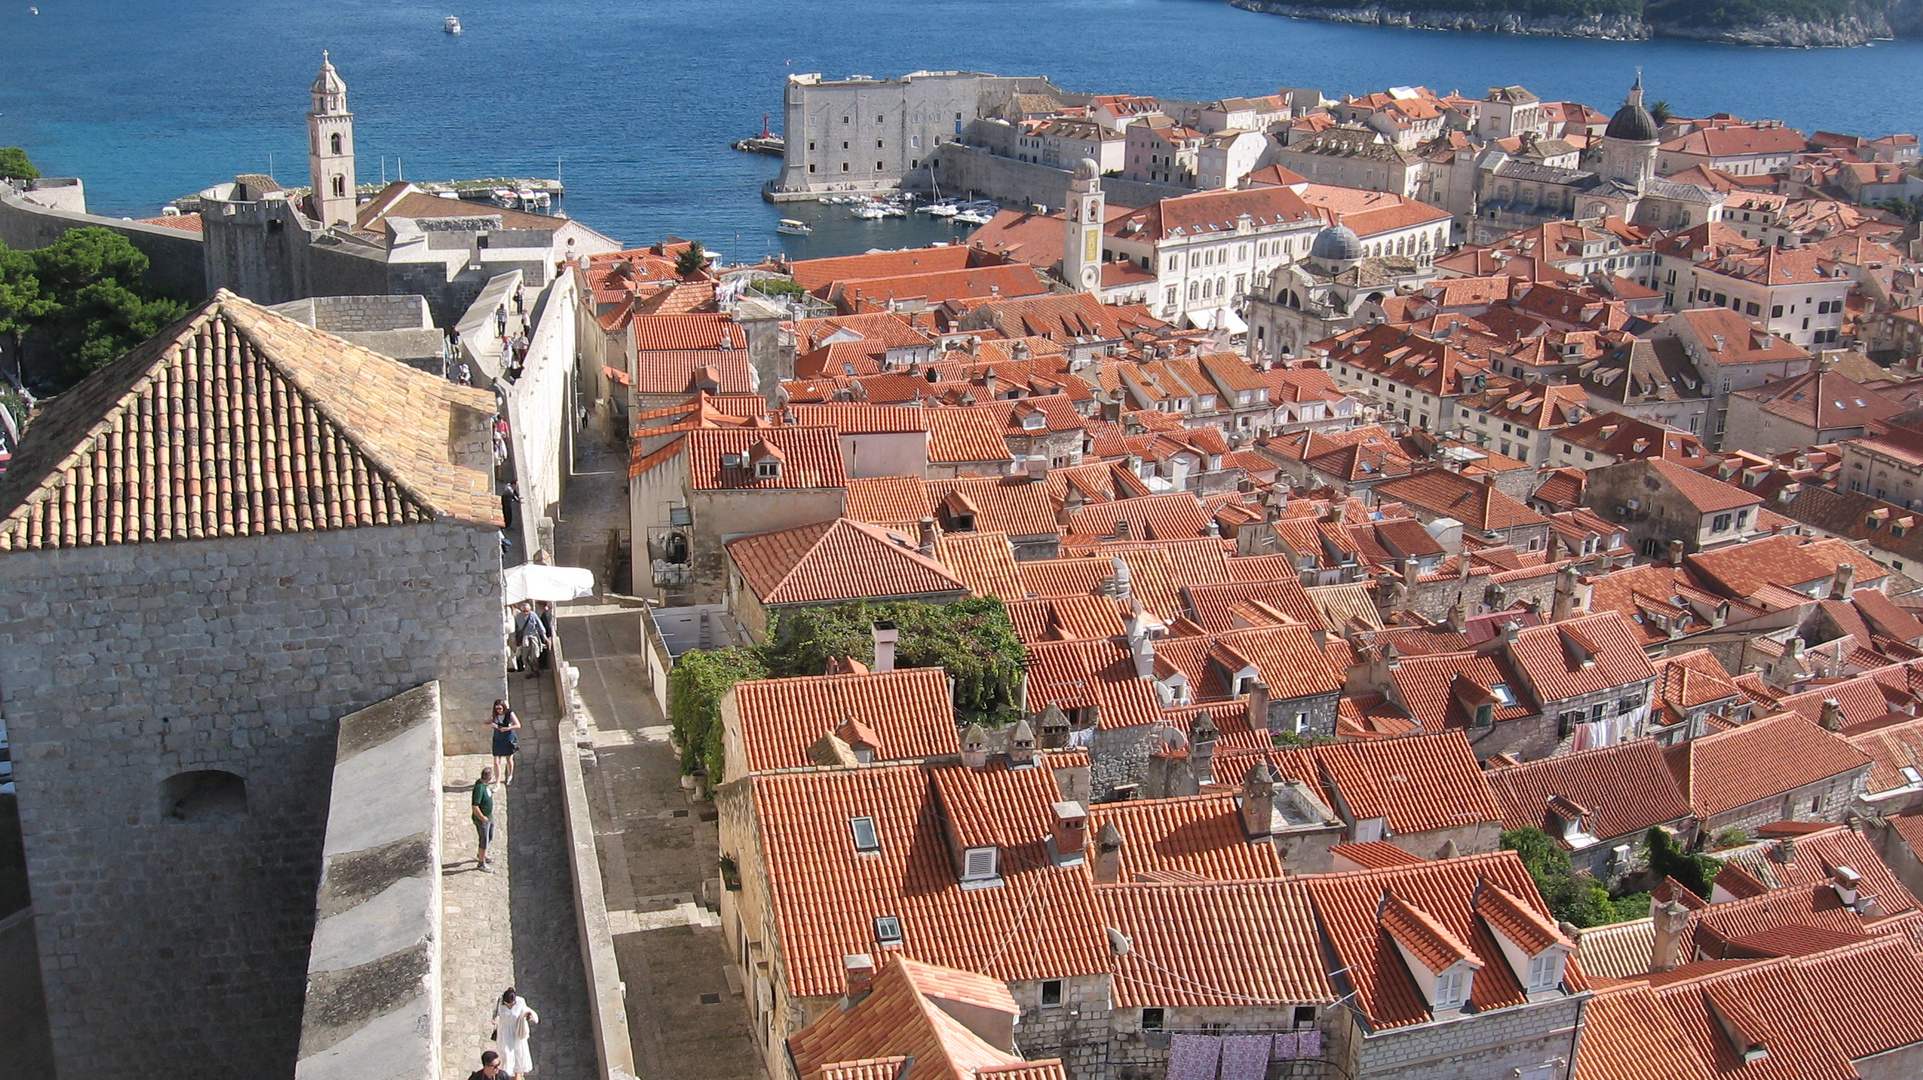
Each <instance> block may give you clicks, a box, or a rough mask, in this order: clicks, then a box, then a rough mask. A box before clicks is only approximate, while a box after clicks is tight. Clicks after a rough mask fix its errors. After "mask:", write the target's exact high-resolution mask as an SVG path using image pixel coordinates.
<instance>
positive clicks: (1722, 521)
mask: <svg viewBox="0 0 1923 1080" xmlns="http://www.w3.org/2000/svg"><path fill="white" fill-rule="evenodd" d="M1727 528H1729V515H1728V514H1717V515H1716V520H1714V521H1712V522H1710V523H1709V531H1710V532H1722V531H1723V530H1725V529H1727Z"/></svg>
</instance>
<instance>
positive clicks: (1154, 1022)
mask: <svg viewBox="0 0 1923 1080" xmlns="http://www.w3.org/2000/svg"><path fill="white" fill-rule="evenodd" d="M1166 1023H1168V1010H1166V1009H1163V1008H1160V1007H1152V1008H1147V1009H1143V1010H1142V1030H1143V1031H1160V1030H1162V1025H1163V1024H1166Z"/></svg>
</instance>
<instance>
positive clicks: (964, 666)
mask: <svg viewBox="0 0 1923 1080" xmlns="http://www.w3.org/2000/svg"><path fill="white" fill-rule="evenodd" d="M882 620H886V621H888V622H892V623H894V624H895V627H896V629H898V630H899V631H900V632H901V638H900V640H899V642H897V644H896V646H895V666H897V667H905V668H910V667H939V668H943V669H945V670H946V671H947V672H948V677H949V678H950V679H952V680H954V683H955V719H956V721H957V722H959V723H963V724H971V723H978V724H983V725H986V726H990V727H995V726H999V725H1002V724H1007V723H1012V722H1013V721H1014V720H1015V719H1016V717H1017V716H1019V715H1020V709H1019V708H1018V704H1019V703H1018V702H1016V700H1015V690H1016V687H1018V686H1019V685H1021V673H1022V664H1023V663H1024V661H1025V660H1026V659H1027V656H1028V650H1026V649H1024V648H1023V647H1022V642H1021V639H1020V638H1019V637H1017V636H1016V634H1015V625H1014V624H1013V623H1011V622H1009V620H1008V609H1007V608H1006V607H1003V606H1002V602H1001V601H1000V600H998V599H996V598H995V597H993V596H977V597H970V598H968V599H965V600H957V601H955V602H954V603H952V604H920V603H913V602H899V603H888V604H870V603H868V602H866V601H856V602H855V603H851V604H838V605H835V606H834V607H820V608H802V609H799V610H797V611H794V612H792V613H790V614H787V615H783V616H782V617H781V619H780V621H779V623H778V624H777V625H776V627H775V630H774V632H773V634H772V635H771V637H772V638H773V641H774V643H773V645H772V646H771V647H770V648H769V658H768V666H769V668H770V670H771V671H772V672H773V674H774V675H775V676H777V677H782V678H786V677H792V676H796V675H819V674H821V673H822V672H823V671H824V670H826V668H827V664H828V660H829V658H830V657H839V656H852V657H854V658H855V659H857V660H860V661H861V662H862V663H864V664H866V663H872V662H873V661H874V657H875V643H874V637H873V634H872V629H873V627H874V624H875V623H876V622H877V621H882Z"/></svg>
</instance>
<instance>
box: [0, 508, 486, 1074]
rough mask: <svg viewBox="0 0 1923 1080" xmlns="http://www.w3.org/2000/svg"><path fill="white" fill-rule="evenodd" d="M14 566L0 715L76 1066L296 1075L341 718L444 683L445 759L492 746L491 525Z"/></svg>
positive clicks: (99, 550)
mask: <svg viewBox="0 0 1923 1080" xmlns="http://www.w3.org/2000/svg"><path fill="white" fill-rule="evenodd" d="M0 565H4V567H5V571H6V573H5V576H4V580H0V707H4V709H5V715H6V717H7V720H8V727H9V732H10V735H11V737H12V741H13V746H14V757H15V761H16V776H17V780H18V785H19V795H20V808H21V819H22V828H23V832H24V833H25V838H26V845H27V860H28V869H29V873H30V875H31V880H32V883H33V888H34V898H35V907H36V913H37V919H38V922H39V941H40V952H41V957H42V965H43V969H44V981H45V984H46V990H47V1003H48V1012H49V1018H50V1022H51V1027H52V1030H53V1039H54V1047H55V1053H56V1056H57V1059H58V1064H59V1069H60V1071H61V1073H62V1074H64V1075H69V1076H86V1077H116V1076H132V1075H136V1074H139V1073H144V1072H146V1071H149V1070H150V1069H151V1068H152V1062H153V1061H154V1060H156V1059H158V1060H166V1061H171V1062H191V1063H192V1065H193V1069H194V1071H195V1073H196V1075H200V1076H207V1077H236V1078H240V1077H255V1076H263V1075H291V1073H292V1071H293V1066H294V1058H295V1052H296V1046H297V1042H298V1038H299V1032H300V1021H301V1002H302V993H303V982H304V978H303V976H304V972H305V971H306V967H307V954H308V943H309V938H310V936H311V934H312V932H313V928H314V896H315V888H316V885H317V878H318V875H319V872H320V866H321V842H322V836H323V831H324V829H325V828H326V823H327V816H328V805H327V804H328V786H329V781H328V778H329V776H330V774H331V771H332V769H333V764H334V756H335V730H336V727H337V720H338V718H339V717H341V716H342V715H344V714H346V713H350V712H353V711H355V710H357V709H363V708H366V707H368V706H370V705H373V704H375V703H377V702H380V701H383V700H385V699H387V698H390V697H392V696H394V695H395V694H398V693H400V692H402V691H404V690H409V689H411V688H413V687H416V686H419V685H421V684H423V683H426V682H429V681H432V680H436V679H438V680H440V681H441V683H442V686H443V689H444V701H445V704H446V715H447V716H448V728H447V732H446V742H447V746H448V749H449V752H458V753H472V752H479V751H480V748H481V747H482V746H484V745H485V739H486V735H485V731H484V728H483V725H482V720H483V718H484V717H485V716H486V715H487V709H488V705H489V704H490V702H491V701H492V700H493V699H494V698H497V697H501V696H502V695H503V690H504V683H503V667H504V665H503V650H504V645H505V641H504V635H503V629H502V621H501V610H500V573H501V566H500V547H499V542H498V540H497V538H496V534H495V531H494V530H493V529H491V528H484V527H476V526H472V525H467V524H462V523H458V522H453V521H448V520H442V521H436V522H432V523H427V524H421V525H406V526H390V527H375V528H362V529H345V530H339V531H333V532H323V533H305V534H283V535H269V536H258V537H244V538H224V539H215V540H195V541H182V542H173V543H150V544H130V545H115V546H109V547H96V548H79V549H63V550H42V551H16V552H12V553H9V554H8V555H6V556H5V557H4V561H3V562H0ZM194 774H200V775H203V776H207V777H211V778H213V780H212V781H210V782H218V783H224V784H229V785H231V784H232V783H233V780H234V779H235V778H237V779H238V781H240V782H241V783H243V784H244V789H241V788H237V787H232V786H229V787H225V788H220V787H215V788H211V789H207V788H197V787H196V781H194V780H191V779H185V778H188V777H190V776H192V775H194ZM223 778H224V779H223ZM196 790H217V791H220V792H223V793H224V795H225V797H224V798H220V799H212V800H207V801H205V802H200V801H196V798H195V795H194V792H195V791H196ZM236 795H238V798H235V796H236ZM203 811H204V812H203ZM182 813H184V814H185V815H186V816H185V819H181V818H180V817H177V816H176V815H178V814H182Z"/></svg>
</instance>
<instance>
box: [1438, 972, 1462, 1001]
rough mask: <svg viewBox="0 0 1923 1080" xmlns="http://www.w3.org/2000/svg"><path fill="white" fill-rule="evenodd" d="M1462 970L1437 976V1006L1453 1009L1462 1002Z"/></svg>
mask: <svg viewBox="0 0 1923 1080" xmlns="http://www.w3.org/2000/svg"><path fill="white" fill-rule="evenodd" d="M1462 983H1463V978H1462V972H1460V971H1450V972H1445V973H1443V974H1441V975H1437V976H1436V1008H1438V1009H1451V1008H1454V1007H1455V1006H1457V1005H1460V1004H1462V999H1463V993H1462Z"/></svg>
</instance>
